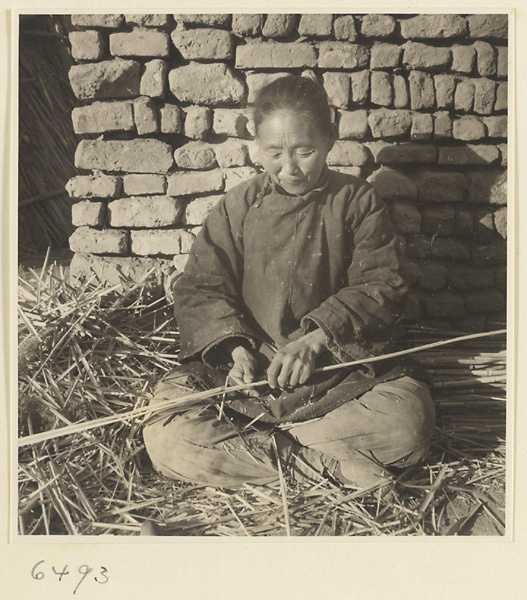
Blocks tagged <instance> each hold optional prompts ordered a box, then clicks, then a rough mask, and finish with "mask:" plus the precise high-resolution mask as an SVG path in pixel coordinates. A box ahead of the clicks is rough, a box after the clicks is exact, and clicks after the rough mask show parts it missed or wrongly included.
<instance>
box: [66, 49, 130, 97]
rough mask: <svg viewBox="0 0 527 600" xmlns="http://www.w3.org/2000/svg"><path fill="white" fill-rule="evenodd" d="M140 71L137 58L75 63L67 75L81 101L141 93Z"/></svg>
mask: <svg viewBox="0 0 527 600" xmlns="http://www.w3.org/2000/svg"><path fill="white" fill-rule="evenodd" d="M140 70H141V66H140V64H139V63H138V62H136V61H135V60H122V59H113V60H103V61H101V62H97V63H86V64H82V65H74V66H73V67H71V69H70V70H69V73H68V77H69V80H70V85H71V88H72V90H73V93H74V94H75V96H77V98H79V99H80V100H98V99H103V98H131V97H134V96H137V95H138V94H139V82H140Z"/></svg>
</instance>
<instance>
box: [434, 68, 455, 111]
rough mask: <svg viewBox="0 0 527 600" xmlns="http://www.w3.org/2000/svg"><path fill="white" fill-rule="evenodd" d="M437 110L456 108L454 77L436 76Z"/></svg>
mask: <svg viewBox="0 0 527 600" xmlns="http://www.w3.org/2000/svg"><path fill="white" fill-rule="evenodd" d="M434 85H435V90H436V106H437V108H452V107H453V106H454V93H455V89H456V79H455V77H453V76H452V75H445V74H441V75H434Z"/></svg>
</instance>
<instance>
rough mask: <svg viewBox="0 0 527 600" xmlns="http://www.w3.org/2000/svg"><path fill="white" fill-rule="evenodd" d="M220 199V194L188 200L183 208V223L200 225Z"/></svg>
mask: <svg viewBox="0 0 527 600" xmlns="http://www.w3.org/2000/svg"><path fill="white" fill-rule="evenodd" d="M221 199H222V196H221V195H218V196H205V197H203V198H197V199H196V200H192V201H191V202H189V204H188V205H187V208H186V210H185V224H186V225H201V224H202V223H203V221H205V219H206V218H207V217H208V215H209V213H210V211H211V210H212V209H213V208H214V207H215V206H216V204H217V203H218V202H219V201H220V200H221Z"/></svg>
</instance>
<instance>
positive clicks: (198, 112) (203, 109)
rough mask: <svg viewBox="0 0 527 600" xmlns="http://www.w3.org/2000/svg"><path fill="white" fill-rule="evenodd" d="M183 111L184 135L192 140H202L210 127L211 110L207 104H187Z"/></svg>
mask: <svg viewBox="0 0 527 600" xmlns="http://www.w3.org/2000/svg"><path fill="white" fill-rule="evenodd" d="M183 111H184V112H185V126H184V131H185V135H186V136H187V137H189V138H191V139H193V140H202V139H203V138H205V137H207V135H208V133H209V132H210V130H211V129H212V110H211V109H210V108H208V107H207V106H187V107H186V108H184V109H183Z"/></svg>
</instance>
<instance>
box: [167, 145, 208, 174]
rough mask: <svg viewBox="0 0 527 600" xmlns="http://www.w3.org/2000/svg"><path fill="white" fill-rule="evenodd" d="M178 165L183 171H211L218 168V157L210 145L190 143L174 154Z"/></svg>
mask: <svg viewBox="0 0 527 600" xmlns="http://www.w3.org/2000/svg"><path fill="white" fill-rule="evenodd" d="M174 159H175V161H176V164H177V166H178V167H180V168H181V169H189V170H204V171H206V170H209V169H213V168H214V167H216V166H217V164H216V155H215V154H214V150H213V149H212V146H211V145H210V144H206V143H205V142H189V143H188V144H185V145H184V146H181V147H180V148H178V149H177V150H176V151H175V152H174Z"/></svg>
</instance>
